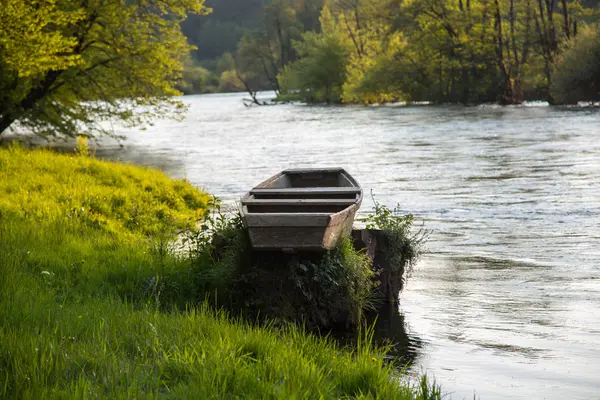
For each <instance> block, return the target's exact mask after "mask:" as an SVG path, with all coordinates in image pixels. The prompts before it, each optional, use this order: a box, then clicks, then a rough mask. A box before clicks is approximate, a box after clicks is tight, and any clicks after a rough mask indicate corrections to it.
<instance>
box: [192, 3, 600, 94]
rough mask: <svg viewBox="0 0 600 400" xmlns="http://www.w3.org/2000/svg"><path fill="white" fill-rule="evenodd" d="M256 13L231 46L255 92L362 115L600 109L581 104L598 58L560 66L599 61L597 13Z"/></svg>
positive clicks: (487, 9)
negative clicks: (360, 108) (528, 103)
mask: <svg viewBox="0 0 600 400" xmlns="http://www.w3.org/2000/svg"><path fill="white" fill-rule="evenodd" d="M228 3H235V0H229V1H228ZM248 6H250V5H248ZM216 7H218V6H217V5H215V8H216ZM256 7H258V8H256V9H254V13H250V14H248V16H249V17H248V18H249V19H246V20H243V23H242V25H243V27H244V29H243V32H244V33H241V32H239V31H238V36H239V40H238V42H237V43H238V44H237V47H236V48H235V50H234V49H232V46H231V45H228V46H227V49H228V50H227V51H228V52H230V53H234V59H235V64H234V68H235V73H233V72H232V73H231V74H230V76H235V77H236V78H238V80H239V81H241V82H243V83H244V84H243V85H241V84H238V88H242V87H244V86H245V87H246V88H247V89H248V90H249V91H250V92H255V91H256V90H258V89H270V90H275V91H276V92H277V93H278V94H279V98H280V99H282V100H290V99H299V100H303V101H307V102H334V103H337V102H345V103H367V104H368V103H381V102H389V101H405V102H421V101H427V102H434V103H448V102H450V103H465V104H470V103H484V102H498V103H500V104H519V103H521V102H523V101H524V100H547V101H549V102H550V103H551V104H558V103H575V102H577V101H599V100H600V97H599V96H600V95H599V94H598V93H599V92H598V90H595V91H594V89H591V90H587V92H586V93H583V92H582V90H583V89H585V88H586V87H587V88H589V87H597V86H598V80H597V78H596V76H597V71H598V69H600V67H598V63H597V62H594V61H593V60H594V59H593V57H591V56H585V55H584V54H589V52H588V53H585V52H584V51H583V50H581V52H580V53H579V54H578V56H584V57H587V58H590V57H591V58H590V62H589V63H588V62H586V64H589V65H590V67H588V69H586V70H585V71H583V70H576V69H574V68H573V67H569V66H568V65H567V62H566V61H565V60H566V59H568V58H569V56H568V55H563V53H565V51H567V49H571V50H570V51H571V53H573V52H574V51H576V50H573V49H575V48H577V46H579V48H581V46H583V45H582V44H579V45H578V44H577V43H582V42H584V41H585V42H586V43H587V45H586V46H588V48H591V47H594V48H595V49H597V47H598V45H597V42H598V41H597V39H593V38H597V37H598V30H597V29H596V28H594V25H595V24H597V23H598V21H599V15H600V14H599V6H598V3H597V2H594V1H580V0H561V1H558V0H552V1H550V0H548V1H529V0H506V1H500V0H470V1H466V0H444V1H430V0H417V1H403V0H326V1H324V0H304V1H296V0H274V1H272V2H268V4H265V5H264V6H263V7H259V6H258V5H257V6H256ZM257 11H259V12H257ZM224 13H225V14H226V10H225V8H223V9H222V10H221V15H223V14H224ZM250 16H251V17H250ZM208 18H209V19H210V18H211V17H208ZM220 18H223V17H220ZM203 26H206V24H205V25H203ZM186 32H193V25H192V24H189V25H187V27H186ZM580 35H581V36H582V39H581V40H578V39H577V38H578V37H579V36H580ZM198 40H199V43H201V41H202V39H201V38H200V39H198ZM205 40H207V41H210V39H205ZM200 47H201V46H200ZM594 51H596V50H594ZM203 54H204V53H199V54H198V56H199V57H202V56H203ZM590 69H591V70H590ZM238 83H239V82H238ZM568 93H570V95H567V94H568Z"/></svg>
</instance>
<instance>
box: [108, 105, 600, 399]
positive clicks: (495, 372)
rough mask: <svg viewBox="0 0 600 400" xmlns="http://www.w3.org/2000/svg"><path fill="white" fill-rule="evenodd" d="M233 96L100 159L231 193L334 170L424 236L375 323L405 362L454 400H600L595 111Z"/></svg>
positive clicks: (599, 120) (598, 136) (598, 116)
mask: <svg viewBox="0 0 600 400" xmlns="http://www.w3.org/2000/svg"><path fill="white" fill-rule="evenodd" d="M243 97H244V96H243V95H240V94H227V95H204V96H190V97H185V98H184V102H185V103H187V104H188V105H189V107H190V110H189V113H188V116H187V118H186V120H185V121H183V122H174V121H168V120H164V121H159V122H158V123H157V124H156V125H155V126H153V127H151V128H149V129H147V130H145V131H133V130H120V131H118V133H123V134H126V135H127V136H128V138H129V139H128V140H127V142H126V143H125V147H124V148H122V149H120V148H117V147H115V146H111V145H110V144H107V147H105V148H104V149H103V150H101V151H99V153H98V154H99V155H100V156H105V157H109V158H120V159H122V160H125V161H131V162H136V163H139V164H147V165H153V166H156V167H159V168H161V169H163V170H164V171H166V172H167V173H169V174H171V175H173V176H175V177H179V178H186V179H188V180H189V181H191V182H192V183H193V184H195V185H197V186H199V187H201V188H204V189H206V190H207V191H209V192H210V193H213V194H215V195H216V196H218V197H221V198H223V199H225V200H235V199H238V198H240V197H241V196H242V194H243V193H244V192H245V191H247V190H248V189H249V188H250V187H252V186H254V185H255V184H257V183H259V182H260V181H262V180H264V179H265V178H267V177H269V176H271V175H273V174H275V173H276V172H278V171H280V170H282V169H285V168H290V167H316V166H343V167H344V168H346V169H347V170H348V171H349V172H350V173H351V174H352V175H353V176H354V177H355V178H356V179H357V180H358V181H359V182H360V184H361V185H362V186H363V188H364V190H365V193H369V192H370V191H371V190H372V191H373V193H374V194H375V196H376V199H377V200H378V201H379V202H381V203H384V204H386V205H388V206H390V207H392V206H395V205H397V204H398V205H399V207H400V209H401V210H402V213H412V214H414V215H415V216H416V218H417V220H418V221H419V224H420V223H423V224H424V227H425V228H426V229H428V230H430V231H431V234H430V236H429V240H428V242H427V244H426V252H425V254H424V255H423V257H422V258H421V259H420V261H419V262H418V263H417V265H416V266H415V268H414V272H413V273H412V275H411V276H410V278H409V279H408V283H407V285H406V288H405V290H404V291H403V293H402V296H401V304H400V308H399V310H393V311H392V312H391V315H387V316H382V317H381V319H380V325H381V326H383V328H381V329H386V330H387V331H388V333H389V336H391V337H394V336H395V334H397V336H398V337H400V338H401V339H400V341H401V342H402V343H401V345H402V346H401V347H402V348H404V351H405V353H406V354H408V358H409V359H414V364H413V370H415V371H417V372H427V373H428V374H429V375H431V376H434V377H435V378H436V380H437V382H438V383H440V384H441V385H442V388H443V391H444V392H445V393H447V394H448V397H447V398H452V399H463V398H466V399H472V398H473V396H474V394H475V395H476V397H477V398H481V399H506V398H510V399H600V111H599V110H597V109H595V110H594V109H568V108H554V107H548V106H546V105H543V104H530V105H528V106H521V107H496V106H479V107H459V106H422V107H401V106H379V107H362V106H306V105H291V104H289V105H278V106H269V107H250V108H246V107H244V105H243V103H242V98H243ZM372 206H373V203H372V201H371V199H369V198H366V199H365V202H364V203H363V206H362V209H361V212H363V213H364V212H369V211H370V210H371V209H372ZM394 331H396V332H394ZM406 354H404V356H406Z"/></svg>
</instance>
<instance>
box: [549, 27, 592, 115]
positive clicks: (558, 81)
mask: <svg viewBox="0 0 600 400" xmlns="http://www.w3.org/2000/svg"><path fill="white" fill-rule="evenodd" d="M550 92H551V94H552V97H553V100H554V101H555V102H556V103H560V104H577V103H578V102H580V101H587V102H598V101H600V31H599V28H598V27H587V28H585V29H583V30H582V31H581V32H580V33H579V35H577V36H576V37H575V38H573V39H571V40H570V41H569V42H568V43H567V45H566V46H565V48H564V49H563V52H562V54H561V55H560V56H559V57H558V58H557V60H556V63H555V65H554V73H553V74H552V85H551V88H550Z"/></svg>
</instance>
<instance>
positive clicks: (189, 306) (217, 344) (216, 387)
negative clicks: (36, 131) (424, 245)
mask: <svg viewBox="0 0 600 400" xmlns="http://www.w3.org/2000/svg"><path fill="white" fill-rule="evenodd" d="M36 171H37V172H36ZM36 174H40V176H39V177H38V176H36ZM0 176H1V177H2V183H0V188H1V189H0V193H1V195H0V196H1V197H0V201H1V204H2V205H1V208H0V210H1V214H0V398H6V399H14V398H31V399H41V398H44V399H48V398H64V399H71V398H86V399H88V398H127V399H135V398H144V399H146V398H177V399H179V398H190V399H210V398H219V399H221V398H224V399H233V398H257V399H263V398H269V399H294V398H295V399H305V398H306V399H313V398H314V399H329V398H332V399H338V398H381V399H413V398H417V399H419V398H427V399H429V398H439V392H434V393H433V394H432V393H427V394H426V395H423V393H424V391H427V390H429V389H430V388H429V387H428V386H427V385H425V386H423V388H424V389H422V388H421V387H420V386H413V387H410V385H408V384H407V383H406V382H404V381H403V380H402V379H400V378H398V376H397V374H396V372H395V369H394V368H393V366H391V365H386V364H384V363H383V362H382V357H381V352H380V351H377V350H374V349H372V348H371V347H370V346H367V345H361V346H359V347H358V348H357V349H354V351H349V350H340V349H339V348H338V347H336V346H335V345H334V344H333V343H332V342H331V341H329V340H327V339H323V338H316V337H314V336H310V335H306V334H303V333H301V332H300V331H298V330H296V329H294V328H289V329H287V328H286V329H281V328H279V329H276V328H275V327H274V326H263V327H252V326H250V325H248V324H245V323H244V322H242V321H232V320H230V319H229V318H227V317H226V316H225V315H223V314H222V313H220V312H218V311H213V310H211V309H209V308H208V307H207V306H205V305H203V303H202V300H203V299H204V298H205V296H207V295H208V294H209V293H207V292H202V291H200V290H199V289H198V288H200V287H206V285H205V284H202V283H203V282H200V281H199V280H201V279H203V278H202V276H203V275H202V274H199V273H198V271H195V270H194V267H193V265H194V264H193V263H190V262H189V260H185V259H181V258H178V257H177V256H176V255H173V254H170V253H169V252H165V251H164V247H163V241H162V238H163V234H164V233H165V232H167V233H169V232H172V230H173V229H180V228H184V227H185V226H186V225H187V224H189V223H190V222H189V221H190V220H193V219H194V218H195V216H196V215H202V214H203V207H204V205H205V204H206V201H207V200H208V198H207V196H206V195H205V194H203V193H201V192H200V191H198V190H196V189H194V188H192V187H191V186H189V185H188V184H186V183H184V182H176V181H171V180H169V179H168V178H166V177H165V176H164V175H162V174H160V173H159V172H156V171H146V170H142V169H139V168H135V167H130V166H124V165H119V164H114V163H106V162H101V161H98V160H92V159H87V158H84V157H76V156H73V157H69V156H66V155H57V154H54V153H51V152H48V151H39V150H35V151H29V150H24V149H21V148H10V149H0ZM41 176H43V178H42V177H41ZM110 176H112V178H108V177H110ZM140 182H141V183H140ZM40 185H41V187H40ZM140 187H141V189H140ZM115 188H118V189H117V190H118V191H119V194H120V196H122V198H124V199H126V201H125V202H124V203H117V204H115V203H114V201H113V199H114V197H113V196H112V194H113V191H114V190H115ZM92 193H93V194H94V195H95V197H93V198H94V199H96V200H95V203H93V204H94V207H95V208H94V210H95V211H94V214H92V215H96V214H98V215H101V216H102V217H103V218H102V221H105V222H104V223H96V222H94V220H93V219H90V218H87V217H83V216H85V213H86V211H85V207H86V206H84V205H82V203H81V202H83V201H84V200H85V199H89V198H90V195H91V194H92ZM165 198H168V199H169V200H164V202H163V199H165ZM65 199H69V201H66V200H65ZM145 201H148V202H150V204H148V205H146V204H145ZM167 203H168V204H173V205H174V207H175V208H176V210H175V211H171V210H166V209H165V208H164V205H165V204H167ZM86 204H88V203H86ZM119 204H120V205H121V206H122V207H119ZM71 207H73V208H77V207H84V211H83V212H82V213H81V214H75V213H71V212H69V211H70V210H71V209H72V208H71ZM90 207H91V206H90ZM135 207H137V208H138V213H139V212H140V211H139V210H144V211H143V212H142V216H141V218H143V219H142V220H143V221H151V223H149V224H148V225H139V224H127V223H126V221H127V220H128V218H130V217H131V215H132V212H131V211H130V210H133V209H134V208H135ZM160 210H165V211H164V212H160ZM165 215H168V216H169V217H168V218H166V217H165ZM204 290H206V288H205V289H204ZM434 389H435V388H434ZM415 396H416V397H415Z"/></svg>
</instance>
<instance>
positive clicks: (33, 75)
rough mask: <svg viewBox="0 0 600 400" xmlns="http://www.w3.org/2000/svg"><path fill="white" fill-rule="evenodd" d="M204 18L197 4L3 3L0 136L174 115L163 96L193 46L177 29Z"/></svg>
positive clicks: (175, 105)
mask: <svg viewBox="0 0 600 400" xmlns="http://www.w3.org/2000/svg"><path fill="white" fill-rule="evenodd" d="M208 11H209V9H208V8H207V7H205V5H204V0H135V1H130V0H75V1H74V0H35V1H30V0H3V5H2V7H1V8H0V135H1V134H2V133H3V132H6V131H7V130H8V129H9V127H11V126H14V124H15V122H17V121H18V124H19V125H21V126H24V127H27V128H30V129H31V130H32V131H33V132H35V133H37V134H40V135H44V136H59V135H66V136H74V135H81V134H84V135H89V136H94V135H95V134H98V133H105V134H109V135H112V134H113V132H112V131H110V130H109V129H107V128H106V126H105V125H106V124H104V121H106V120H108V119H118V120H122V121H124V122H125V123H126V124H131V125H135V124H140V123H146V122H149V121H151V119H152V118H153V117H154V116H157V115H160V116H161V117H164V116H178V115H180V113H181V111H182V110H183V107H182V105H181V103H180V102H178V101H177V100H175V99H174V98H173V97H171V96H173V95H177V94H179V92H178V91H177V90H176V89H175V84H176V83H177V81H178V79H179V78H180V76H181V71H182V63H183V59H184V56H185V55H187V54H188V52H189V51H190V49H191V48H192V46H190V45H189V44H188V43H187V41H186V38H185V36H183V34H182V33H181V29H180V23H181V22H182V21H183V20H184V19H185V18H186V15H187V13H196V14H206V13H207V12H208ZM140 106H142V107H140Z"/></svg>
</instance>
